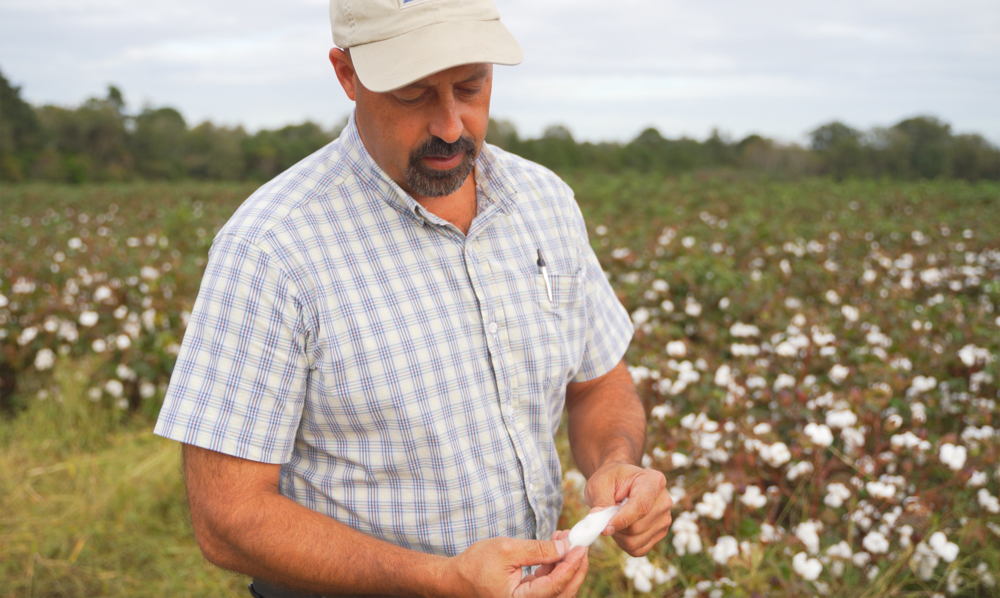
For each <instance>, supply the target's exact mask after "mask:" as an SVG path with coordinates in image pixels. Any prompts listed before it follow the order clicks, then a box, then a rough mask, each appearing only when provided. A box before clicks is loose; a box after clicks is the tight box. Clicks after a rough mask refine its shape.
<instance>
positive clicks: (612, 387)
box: [566, 361, 646, 478]
mask: <svg viewBox="0 0 1000 598" xmlns="http://www.w3.org/2000/svg"><path fill="white" fill-rule="evenodd" d="M566 412H567V414H568V417H569V442H570V447H571V448H572V450H573V458H574V459H575V460H576V463H577V466H578V467H579V468H580V471H581V472H583V475H585V476H587V477H588V478H589V477H590V476H591V474H593V473H594V472H595V471H597V469H598V468H599V467H600V466H601V465H604V464H606V463H610V462H619V463H628V464H630V465H639V463H640V462H641V461H642V451H643V446H644V445H645V442H646V411H645V409H643V406H642V400H641V399H639V395H638V393H637V392H636V390H635V383H633V382H632V376H631V374H629V371H628V367H627V366H626V365H625V362H624V361H621V362H619V363H618V365H616V366H615V367H614V368H612V369H611V370H610V371H609V372H607V373H606V374H604V375H603V376H599V377H597V378H595V379H593V380H589V381H587V382H572V383H570V384H569V385H567V387H566Z"/></svg>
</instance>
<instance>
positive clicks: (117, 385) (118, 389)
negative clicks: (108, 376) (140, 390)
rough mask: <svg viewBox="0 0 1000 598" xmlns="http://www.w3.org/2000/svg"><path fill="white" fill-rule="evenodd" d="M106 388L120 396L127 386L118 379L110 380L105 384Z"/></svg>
mask: <svg viewBox="0 0 1000 598" xmlns="http://www.w3.org/2000/svg"><path fill="white" fill-rule="evenodd" d="M104 390H105V391H106V392H107V393H108V394H109V395H111V396H112V397H114V398H116V399H117V398H119V397H121V396H122V393H123V392H125V386H124V385H123V384H122V383H121V382H119V381H118V380H108V381H107V382H105V384H104Z"/></svg>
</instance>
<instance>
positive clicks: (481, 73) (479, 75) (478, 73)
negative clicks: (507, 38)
mask: <svg viewBox="0 0 1000 598" xmlns="http://www.w3.org/2000/svg"><path fill="white" fill-rule="evenodd" d="M488 74H489V67H488V66H486V65H483V66H482V67H480V68H478V69H476V70H475V72H473V73H472V75H471V76H469V77H466V78H465V79H462V80H461V81H459V82H458V83H468V82H470V81H475V80H476V79H484V78H486V76H487V75H488ZM428 87H434V86H433V85H427V84H422V83H420V82H417V81H415V82H413V83H410V84H409V85H407V86H405V87H401V88H400V91H401V90H403V89H426V88H428Z"/></svg>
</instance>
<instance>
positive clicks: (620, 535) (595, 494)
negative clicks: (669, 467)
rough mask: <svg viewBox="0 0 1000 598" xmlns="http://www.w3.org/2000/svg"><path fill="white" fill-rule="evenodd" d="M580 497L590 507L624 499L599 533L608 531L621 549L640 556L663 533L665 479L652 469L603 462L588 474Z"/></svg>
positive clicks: (668, 500)
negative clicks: (623, 504) (619, 508)
mask: <svg viewBox="0 0 1000 598" xmlns="http://www.w3.org/2000/svg"><path fill="white" fill-rule="evenodd" d="M584 497H585V498H586V499H587V503H588V504H589V505H591V507H593V509H592V510H598V509H600V508H605V507H611V506H614V505H616V504H618V503H620V502H621V501H623V500H625V499H626V498H628V503H626V504H625V506H623V507H622V508H621V510H620V511H618V513H617V514H616V515H615V516H614V517H613V518H612V519H611V522H610V523H609V524H608V528H607V529H605V530H604V532H603V535H605V536H606V535H608V534H612V537H613V538H614V539H615V542H617V543H618V546H620V547H621V549H622V550H624V551H625V552H627V553H628V554H630V555H632V556H643V555H645V554H647V553H648V552H649V551H650V550H652V549H653V546H654V545H656V543H657V542H659V541H660V540H662V539H663V538H664V537H665V536H666V535H667V530H668V529H669V528H670V521H671V518H670V507H672V506H673V504H674V501H673V499H672V498H670V495H669V494H668V493H667V480H666V478H665V477H664V476H663V474H662V473H660V472H659V471H656V470H654V469H643V468H641V467H636V466H635V465H629V464H626V463H606V464H604V465H602V466H601V467H600V468H599V469H598V470H597V471H595V472H594V475H592V476H590V479H589V480H588V481H587V486H586V488H585V489H584Z"/></svg>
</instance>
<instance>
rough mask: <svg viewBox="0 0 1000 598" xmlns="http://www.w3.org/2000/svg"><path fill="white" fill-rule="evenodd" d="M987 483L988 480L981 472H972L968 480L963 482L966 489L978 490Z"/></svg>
mask: <svg viewBox="0 0 1000 598" xmlns="http://www.w3.org/2000/svg"><path fill="white" fill-rule="evenodd" d="M988 481H989V478H988V477H987V476H986V474H985V473H983V472H981V471H973V472H972V475H970V476H969V479H968V480H967V481H966V482H965V487H966V488H979V487H980V486H985V485H986V482H988ZM980 504H981V503H980Z"/></svg>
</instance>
